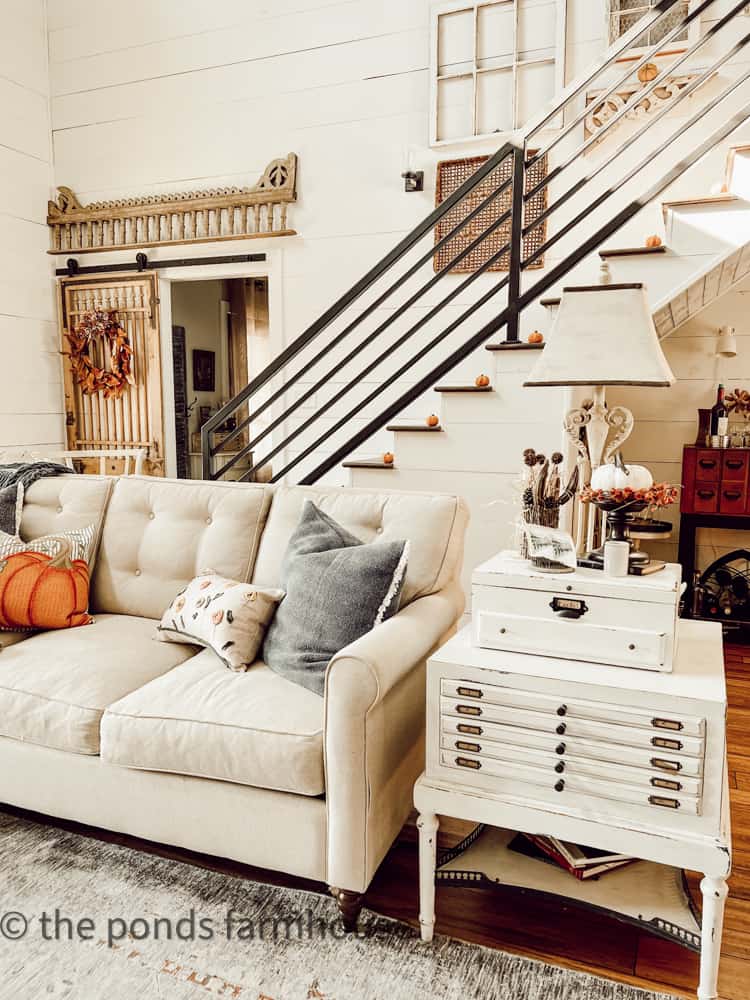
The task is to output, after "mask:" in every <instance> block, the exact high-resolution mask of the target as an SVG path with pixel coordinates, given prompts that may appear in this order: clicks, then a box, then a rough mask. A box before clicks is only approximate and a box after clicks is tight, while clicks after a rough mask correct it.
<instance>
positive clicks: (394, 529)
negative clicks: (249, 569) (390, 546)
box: [252, 486, 468, 605]
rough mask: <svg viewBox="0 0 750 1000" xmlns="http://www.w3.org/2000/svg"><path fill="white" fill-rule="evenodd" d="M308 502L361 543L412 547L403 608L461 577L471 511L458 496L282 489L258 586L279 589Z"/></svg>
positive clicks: (264, 543)
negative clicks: (283, 562)
mask: <svg viewBox="0 0 750 1000" xmlns="http://www.w3.org/2000/svg"><path fill="white" fill-rule="evenodd" d="M306 498H309V499H310V500H312V501H313V503H315V504H317V506H318V507H320V509H321V510H324V511H325V512H326V514H329V515H330V516H331V517H332V518H334V519H335V520H336V521H338V522H339V524H341V525H343V526H344V527H345V528H346V529H347V530H348V531H351V533H352V534H353V535H356V536H357V538H361V539H362V541H363V542H372V541H375V540H380V539H382V540H383V541H388V540H392V539H402V538H404V539H407V540H408V541H409V542H410V543H411V545H410V549H409V562H408V566H407V570H406V580H405V582H404V590H403V596H402V601H401V603H402V605H405V604H408V603H409V602H411V601H413V600H414V599H415V598H417V597H423V596H424V595H426V594H433V593H435V592H436V591H438V590H442V589H443V587H445V586H446V585H447V584H448V583H449V581H450V580H452V579H453V578H455V577H458V575H459V574H460V572H461V565H462V562H463V540H464V534H465V531H466V524H467V521H468V510H467V507H466V504H465V503H464V501H463V500H462V499H461V498H460V497H457V496H451V495H449V494H442V493H437V494H435V493H397V492H389V491H387V490H383V491H382V492H380V493H373V492H371V491H369V490H358V489H348V488H347V489H341V488H336V487H332V488H326V487H316V486H280V487H277V488H276V491H275V493H274V497H273V503H272V504H271V511H270V514H269V516H268V521H267V523H266V527H265V529H264V531H263V537H262V538H261V542H260V548H259V550H258V558H257V560H256V563H255V571H254V573H253V577H252V579H253V582H254V583H257V584H260V585H263V586H272V587H277V586H279V584H280V574H281V560H282V558H283V556H284V552H285V551H286V547H287V544H288V542H289V538H290V536H291V534H292V532H293V531H294V529H295V528H296V526H297V522H298V521H299V518H300V514H301V512H302V505H303V504H304V502H305V499H306Z"/></svg>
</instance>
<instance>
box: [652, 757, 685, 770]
mask: <svg viewBox="0 0 750 1000" xmlns="http://www.w3.org/2000/svg"><path fill="white" fill-rule="evenodd" d="M651 767H658V768H659V770H660V771H681V770H682V764H680V762H679V761H678V760H664V758H663V757H652V758H651Z"/></svg>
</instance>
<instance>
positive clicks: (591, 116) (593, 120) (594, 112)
mask: <svg viewBox="0 0 750 1000" xmlns="http://www.w3.org/2000/svg"><path fill="white" fill-rule="evenodd" d="M698 76H700V73H686V74H684V75H683V76H670V77H667V79H666V80H664V82H663V83H662V85H661V86H660V87H657V88H656V89H655V90H652V91H651V93H650V94H648V95H647V96H646V97H644V98H643V100H642V101H639V102H638V103H637V104H636V105H635V106H634V107H633V108H631V110H630V111H628V112H627V113H626V114H625V115H624V116H623V118H624V120H625V121H634V120H637V119H640V118H645V117H646V116H647V115H650V114H653V113H655V112H657V111H659V110H661V108H663V107H664V105H665V104H668V103H669V101H671V100H672V98H673V97H675V96H676V95H677V94H679V92H680V91H681V90H684V88H685V87H687V86H688V84H690V83H692V82H693V80H695V79H696V78H697V77H698ZM646 82H647V81H646ZM644 86H645V83H639V84H637V85H636V84H634V85H633V86H632V87H627V88H624V89H623V90H619V91H617V93H615V94H612V95H610V97H608V98H607V99H606V100H605V101H599V97H600V96H601V95H602V94H603V93H604V92H605V91H604V90H593V91H589V93H588V94H587V95H586V104H587V105H588V106H589V107H590V108H591V110H590V111H589V113H588V114H587V115H586V120H585V129H586V136H587V137H588V136H591V135H595V134H596V133H597V132H598V131H599V129H600V128H602V126H604V125H605V124H606V123H607V122H608V121H609V119H610V118H612V117H613V116H614V115H616V114H617V113H618V111H620V110H621V109H622V108H623V107H624V106H625V105H626V104H627V102H628V101H629V100H630V99H631V98H632V97H633V96H634V95H635V94H637V93H638V91H639V90H641V89H642V88H643V87H644ZM698 89H700V88H698ZM690 96H692V94H691V95H690ZM615 127H616V126H615Z"/></svg>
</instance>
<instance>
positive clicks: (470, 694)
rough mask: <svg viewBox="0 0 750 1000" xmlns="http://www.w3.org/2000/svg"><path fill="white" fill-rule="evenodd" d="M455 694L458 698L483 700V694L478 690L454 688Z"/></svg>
mask: <svg viewBox="0 0 750 1000" xmlns="http://www.w3.org/2000/svg"><path fill="white" fill-rule="evenodd" d="M456 693H457V694H458V696H459V697H460V698H484V692H483V691H480V690H479V688H467V687H459V688H456Z"/></svg>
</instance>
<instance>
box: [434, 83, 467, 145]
mask: <svg viewBox="0 0 750 1000" xmlns="http://www.w3.org/2000/svg"><path fill="white" fill-rule="evenodd" d="M473 83H474V81H473V80H472V78H471V77H470V76H468V77H461V78H459V79H456V80H439V81H438V107H437V138H438V141H442V142H445V141H446V140H447V139H465V138H467V137H468V136H470V135H472V134H473V132H474V128H473V118H474V116H473V95H474V86H473Z"/></svg>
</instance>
